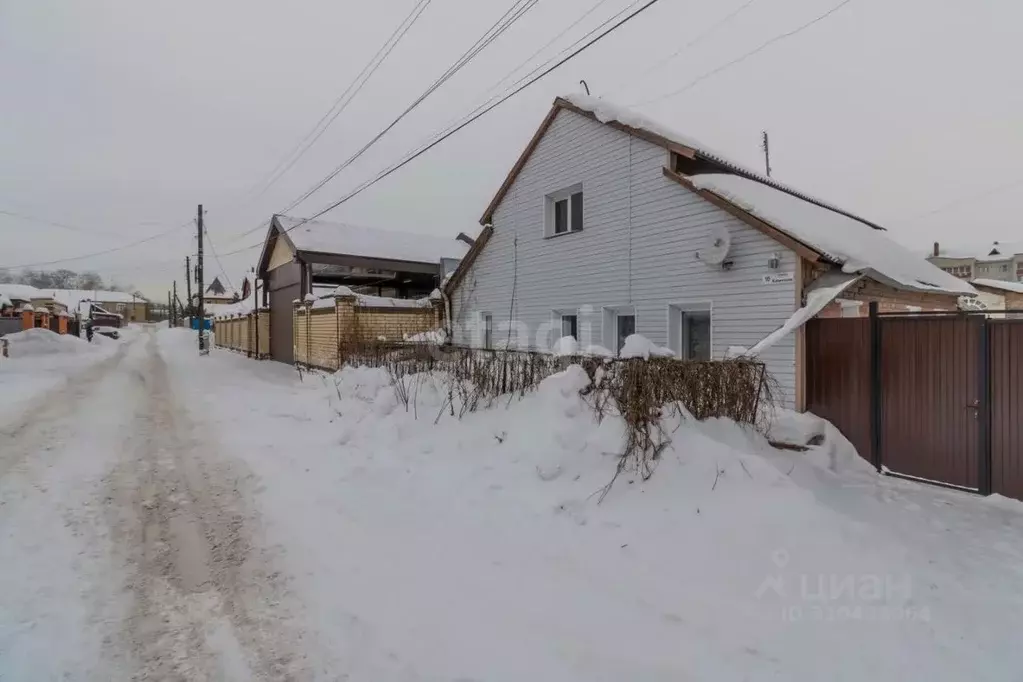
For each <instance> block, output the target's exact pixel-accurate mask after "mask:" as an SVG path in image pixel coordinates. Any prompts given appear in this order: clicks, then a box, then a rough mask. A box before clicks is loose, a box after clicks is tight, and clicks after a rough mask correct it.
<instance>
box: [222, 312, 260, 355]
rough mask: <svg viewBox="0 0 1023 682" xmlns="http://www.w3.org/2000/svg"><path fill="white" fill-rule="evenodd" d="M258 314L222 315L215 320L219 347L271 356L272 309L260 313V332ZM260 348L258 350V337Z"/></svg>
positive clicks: (247, 353)
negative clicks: (257, 330)
mask: <svg viewBox="0 0 1023 682" xmlns="http://www.w3.org/2000/svg"><path fill="white" fill-rule="evenodd" d="M256 318H257V315H256V314H254V313H250V314H248V315H235V316H232V317H221V318H219V319H217V320H215V321H214V326H213V332H214V339H215V342H216V345H217V347H218V348H227V349H229V350H236V351H238V352H240V353H245V354H246V355H249V356H256V357H259V358H265V357H269V356H270V311H269V310H266V309H264V310H261V311H260V312H259V315H258V318H259V320H258V325H259V333H258V334H257V333H256V325H257V319H256ZM257 337H258V339H259V349H258V352H257V350H256V339H257Z"/></svg>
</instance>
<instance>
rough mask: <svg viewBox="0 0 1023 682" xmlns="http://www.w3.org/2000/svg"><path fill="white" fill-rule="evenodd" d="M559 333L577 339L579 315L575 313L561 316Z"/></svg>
mask: <svg viewBox="0 0 1023 682" xmlns="http://www.w3.org/2000/svg"><path fill="white" fill-rule="evenodd" d="M561 335H562V336H571V337H572V338H574V339H576V340H577V341H578V340H579V316H578V315H577V314H575V313H571V314H563V315H562V316H561Z"/></svg>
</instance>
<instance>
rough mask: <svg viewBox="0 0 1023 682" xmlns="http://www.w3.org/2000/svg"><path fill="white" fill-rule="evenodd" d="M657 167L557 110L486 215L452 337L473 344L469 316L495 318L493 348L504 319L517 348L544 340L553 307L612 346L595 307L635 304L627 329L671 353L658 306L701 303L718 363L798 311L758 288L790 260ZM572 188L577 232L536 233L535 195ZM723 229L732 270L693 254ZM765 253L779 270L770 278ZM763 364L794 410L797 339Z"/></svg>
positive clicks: (788, 300) (788, 269)
mask: <svg viewBox="0 0 1023 682" xmlns="http://www.w3.org/2000/svg"><path fill="white" fill-rule="evenodd" d="M667 160H668V158H667V152H666V151H665V150H664V149H663V148H662V147H658V146H655V145H653V144H650V143H648V142H645V141H643V140H640V139H638V138H634V137H632V136H630V135H627V134H625V133H623V132H621V131H618V130H615V129H614V128H611V127H609V126H605V125H603V124H600V123H598V122H596V121H594V120H592V119H589V118H587V117H584V116H581V115H579V114H576V113H574V112H570V111H565V110H562V111H561V112H559V113H558V115H557V117H556V118H555V120H554V122H553V124H552V125H551V126H550V128H549V129H548V131H547V133H546V135H545V136H544V137H543V139H542V140H541V141H540V143H539V145H538V146H537V147H536V149H535V151H534V152H533V154H532V156H531V157H530V158H529V160H528V161H527V163H526V164H525V167H524V168H523V169H522V171H521V173H520V174H519V176H518V178H517V179H516V181H515V182H514V183H513V185H512V187H511V188H510V190H509V191H508V193H507V194H506V195H505V197H504V200H503V201H502V202H501V204H500V206H499V207H498V208H497V210H496V212H495V214H494V218H493V227H494V232H493V236H492V237H491V239H490V241H489V243H487V245H486V246H485V248H483V250H482V251H481V253H480V255H479V257H478V258H477V260H476V262H475V263H474V265H473V266H472V268H471V269H470V270H469V272H468V273H467V274H466V277H465V278H464V280H463V282H462V284H461V286H460V287H459V289H458V291H457V292H456V293H455V296H454V297H453V305H454V307H455V310H454V320H455V325H454V326H455V341H456V342H459V343H470V344H473V345H479V344H480V343H481V339H482V337H481V334H480V332H479V326H478V319H479V317H478V316H479V315H480V314H481V313H484V312H485V313H490V314H491V315H492V316H493V322H494V329H495V331H494V340H495V341H497V342H499V341H503V340H504V339H505V338H506V337H507V334H508V332H507V329H508V324H507V321H508V320H509V318H510V319H512V320H515V323H516V325H517V327H516V328H517V329H520V330H521V329H523V328H525V329H527V330H528V331H527V334H528V339H526V340H523V339H520V340H519V342H520V343H523V344H528V345H529V346H533V347H536V346H537V345H544V344H545V343H548V342H547V341H546V340H545V339H542V338H541V339H539V340H538V339H537V332H538V330H540V329H541V325H548V326H549V325H550V323H551V320H552V313H553V311H571V310H577V309H580V308H582V309H583V312H581V313H580V318H579V321H580V326H581V329H580V334H579V335H580V337H581V339H580V341H581V342H582V343H584V344H585V343H587V342H593V343H598V344H601V345H604V346H607V347H609V348H612V349H613V348H614V345H615V340H614V339H604V338H603V329H602V327H603V323H602V313H601V310H602V309H603V308H605V307H626V306H632V307H634V309H635V315H636V331H637V333H639V334H642V335H644V336H646V337H648V338H649V339H651V340H652V341H654V342H655V343H657V344H660V345H669V338H668V310H669V306H671V305H672V304H678V303H695V304H699V303H710V304H712V323H711V325H712V349H713V350H712V352H713V357H714V358H715V359H720V358H722V357H723V356H724V355H725V353H726V350H727V349H728V347H729V346H745V347H749V346H752V345H753V344H754V343H756V342H757V341H759V340H760V339H761V338H763V337H764V336H766V335H767V334H769V333H770V332H772V331H774V330H775V329H776V328H777V327H779V326H780V325H781V324H782V323H783V322H784V321H785V320H786V319H787V318H788V317H789V316H790V315H791V314H792V312H793V310H794V309H795V308H796V305H795V303H796V299H795V283H794V281H789V282H780V283H772V284H765V282H764V276H765V275H777V274H779V273H787V274H789V273H791V274H794V273H795V271H796V268H797V265H798V258H797V257H796V255H795V254H794V253H792V252H791V251H789V250H788V249H786V248H784V247H782V246H781V245H780V244H778V243H777V242H775V241H774V240H772V239H770V238H769V237H767V236H765V235H764V234H762V233H761V232H759V231H757V230H754V229H753V228H751V227H749V226H748V225H746V224H745V223H743V222H742V221H740V220H738V219H737V218H735V217H733V216H731V215H730V214H728V213H727V212H725V211H723V210H721V209H720V208H718V207H716V206H714V205H713V204H711V203H710V202H708V201H706V200H704V199H703V198H702V197H699V196H698V195H696V194H694V193H692V192H691V191H689V190H688V189H686V188H684V187H681V186H680V185H678V184H677V183H675V182H672V181H671V180H669V179H668V178H665V177H664V175H663V172H662V169H663V168H664V166H665V165H666V163H667ZM580 182H581V183H582V185H583V202H584V211H583V214H584V227H583V231H582V232H578V233H569V234H567V235H560V236H557V237H553V238H545V237H544V198H545V197H546V196H547V195H548V194H550V193H552V192H556V191H558V190H561V189H564V188H566V187H569V186H572V185H575V184H577V183H580ZM720 226H725V227H727V228H728V230H729V232H730V234H731V238H732V247H731V251H730V254H729V258H730V259H732V260H733V262H734V265H733V267H732V268H731V269H730V270H722V269H721V268H718V267H713V266H708V265H706V264H704V263H703V262H701V261H700V260H698V259H697V258H696V255H695V254H696V252H697V251H698V250H700V249H701V248H705V247H706V244H707V240H708V238H709V237H710V235H711V234H712V233H713V231H714V230H716V229H720ZM775 255H777V256H779V257H780V267H778V268H777V269H774V270H772V269H770V268H769V265H768V261H769V259H771V258H772V257H773V256H775ZM793 279H794V278H793ZM513 293H514V301H513ZM584 306H589V307H590V309H592V311H593V312H592V314H591V315H589V316H587V315H586V313H585V311H586V310H587V308H584ZM587 317H589V320H590V322H591V329H592V337H591V338H590V339H587V338H586V335H587V332H586V321H587ZM544 328H547V327H544ZM558 335H559V334H558V333H552V334H551V335H550V336H549V338H551V339H553V338H556V337H557V336H558ZM764 360H765V361H766V363H767V366H768V369H769V371H770V372H771V374H772V375H773V376H774V378H775V379H776V380H777V382H778V384H779V385H780V387H781V389H782V392H783V396H782V399H783V401H784V402H785V403H786V404H791V403H792V402H793V400H794V397H795V396H794V385H795V341H794V339H793V338H792V337H791V336H790V337H789V338H787V339H784V340H783V341H781V342H779V343H778V344H777V345H776V346H774V347H773V348H771V349H770V350H769V351H768V352H767V353H766V354H765V357H764Z"/></svg>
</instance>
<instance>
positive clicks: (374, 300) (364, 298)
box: [329, 285, 433, 308]
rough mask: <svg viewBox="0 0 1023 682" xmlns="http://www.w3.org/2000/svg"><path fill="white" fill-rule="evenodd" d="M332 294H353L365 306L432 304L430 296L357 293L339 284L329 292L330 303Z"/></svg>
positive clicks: (417, 305) (428, 305)
mask: <svg viewBox="0 0 1023 682" xmlns="http://www.w3.org/2000/svg"><path fill="white" fill-rule="evenodd" d="M334 296H354V297H355V299H356V300H357V301H358V303H359V305H360V306H365V307H367V308H429V307H431V306H432V305H433V299H432V298H431V297H429V296H428V297H426V298H388V297H386V296H370V295H368V294H357V293H355V292H354V291H352V290H351V289H350V288H348V287H346V286H343V285H342V286H339V287H338V288H337V289H334V291H332V292H331V293H330V294H329V298H330V301H331V305H333V300H334V299H333V297H334Z"/></svg>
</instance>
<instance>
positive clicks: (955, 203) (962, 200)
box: [898, 178, 1023, 222]
mask: <svg viewBox="0 0 1023 682" xmlns="http://www.w3.org/2000/svg"><path fill="white" fill-rule="evenodd" d="M1018 185H1023V178H1017V179H1016V180H1013V181H1012V182H1007V183H1005V184H1004V185H997V186H995V187H990V188H988V189H984V190H981V191H979V192H977V193H976V194H968V195H967V196H965V197H959V198H957V199H953V200H952V201H949V202H947V203H944V204H941V205H940V206H938V207H937V208H932V209H930V210H927V211H924V212H922V213H914V214H913V215H911V216H908V217H906V218H902V219H901V220H900V221H898V222H913V221H916V220H920V219H921V218H927V217H930V216H932V215H937V214H939V213H944V212H945V211H948V210H950V209H953V208H957V207H959V206H962V205H964V204H968V203H971V202H973V201H977V200H978V199H984V198H986V197H989V196H992V195H994V194H998V193H999V192H1004V191H1005V190H1007V189H1012V188H1013V187H1016V186H1018Z"/></svg>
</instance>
